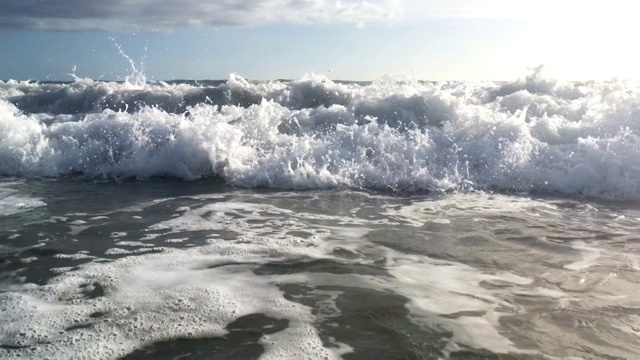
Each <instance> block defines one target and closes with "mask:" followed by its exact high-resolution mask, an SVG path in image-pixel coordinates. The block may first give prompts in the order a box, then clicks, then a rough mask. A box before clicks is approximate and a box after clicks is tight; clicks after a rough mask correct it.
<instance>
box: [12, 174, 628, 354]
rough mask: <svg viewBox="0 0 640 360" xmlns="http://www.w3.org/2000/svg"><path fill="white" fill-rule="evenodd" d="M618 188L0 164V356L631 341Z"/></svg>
mask: <svg viewBox="0 0 640 360" xmlns="http://www.w3.org/2000/svg"><path fill="white" fill-rule="evenodd" d="M639 223H640V206H639V204H637V203H619V202H618V203H614V202H603V201H590V200H585V199H578V198H567V197H561V198H559V197H536V196H532V195H505V194H491V193H487V192H468V193H452V194H438V195H415V194H414V195H407V196H401V195H389V194H382V193H372V192H359V191H338V190H326V191H315V190H314V191H307V192H286V191H271V190H270V191H266V190H255V189H253V190H248V189H237V188H233V187H230V186H228V185H225V184H224V183H223V182H221V181H218V180H214V179H208V180H197V181H193V182H184V181H178V180H148V181H131V182H124V183H114V182H94V181H90V180H86V179H85V180H72V179H71V180H70V179H66V180H65V179H55V180H53V179H52V180H28V179H12V178H4V179H3V180H1V182H0V357H3V358H17V357H21V358H34V359H35V358H44V357H49V358H54V359H66V358H74V357H77V356H78V355H79V354H83V356H86V357H88V358H125V359H136V358H143V357H150V358H158V359H175V358H180V357H181V356H185V357H187V356H188V357H189V358H195V359H198V358H200V359H208V358H223V357H227V358H246V359H251V358H262V359H270V358H275V359H280V358H319V359H320V358H340V357H342V358H345V359H370V358H380V359H383V358H385V359H391V358H394V359H401V358H402V359H412V358H413V359H447V358H448V359H470V358H476V359H485V358H489V359H498V358H499V359H547V358H567V357H576V358H585V359H602V358H636V357H637V356H638V354H639V353H640V337H639V335H640V334H639V331H640V291H639V289H640V285H639V284H638V282H639V280H638V279H640V277H638V274H639V271H640V262H639V261H640V259H639V257H638V255H637V254H638V247H639V246H640V238H639V237H638V235H637V228H638V224H639Z"/></svg>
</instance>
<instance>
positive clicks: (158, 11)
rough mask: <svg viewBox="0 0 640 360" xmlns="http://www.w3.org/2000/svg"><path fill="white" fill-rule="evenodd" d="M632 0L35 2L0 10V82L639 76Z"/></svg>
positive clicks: (638, 58) (171, 0)
mask: <svg viewBox="0 0 640 360" xmlns="http://www.w3.org/2000/svg"><path fill="white" fill-rule="evenodd" d="M635 7H637V5H634V3H633V2H630V1H621V0H620V1H618V0H610V1H608V2H606V3H605V2H602V3H598V2H578V1H573V0H556V1H549V0H538V1H536V2H532V1H525V0H521V1H518V0H511V1H506V0H491V1H481V0H448V1H445V0H420V1H419V0H377V1H376V0H372V1H369V2H362V1H359V0H351V1H348V0H343V1H342V2H336V1H329V0H234V1H231V0H226V1H222V0H218V1H204V0H182V1H178V0H175V1H173V0H154V1H151V0H128V1H126V5H125V0H112V1H108V2H105V1H98V0H58V1H56V2H50V1H48V0H33V1H30V2H7V3H2V4H0V34H1V36H0V48H2V49H8V51H2V52H0V79H10V78H12V79H21V80H22V79H35V80H47V79H49V80H71V79H72V78H71V76H69V75H68V74H69V73H71V72H73V69H74V68H75V73H76V75H77V76H79V77H90V78H103V79H122V78H123V77H125V76H127V75H129V74H130V72H131V67H130V65H129V62H128V61H127V59H125V58H124V57H123V56H122V55H120V54H119V51H118V46H119V47H120V49H122V51H123V52H124V53H126V54H127V55H128V56H129V57H130V58H131V59H133V60H134V61H135V62H136V63H137V64H138V66H139V65H140V64H141V63H143V64H144V71H145V74H146V75H147V77H148V78H151V79H176V78H179V79H224V78H227V77H228V74H229V73H232V72H235V73H238V74H240V75H242V76H244V77H247V78H254V79H263V80H265V79H277V78H299V77H301V76H303V75H304V74H306V73H311V72H314V73H318V74H323V75H326V76H328V77H329V78H333V79H350V80H372V79H376V78H378V77H380V76H383V75H385V74H392V75H409V76H412V77H415V78H419V79H426V80H454V79H455V80H457V79H470V80H509V79H515V78H518V77H521V76H523V75H525V74H526V73H527V69H528V68H530V67H535V66H538V65H540V64H545V65H546V68H545V69H546V73H547V74H548V75H550V76H553V77H558V78H564V79H569V80H587V79H608V78H611V77H613V76H617V77H622V78H634V79H637V78H640V67H638V66H637V65H636V64H638V63H639V62H640V56H639V55H638V54H639V52H638V50H636V47H637V46H636V45H635V44H636V42H635V35H634V34H635V33H637V31H635V29H634V26H633V24H634V19H633V18H632V14H634V11H635V10H636V9H635Z"/></svg>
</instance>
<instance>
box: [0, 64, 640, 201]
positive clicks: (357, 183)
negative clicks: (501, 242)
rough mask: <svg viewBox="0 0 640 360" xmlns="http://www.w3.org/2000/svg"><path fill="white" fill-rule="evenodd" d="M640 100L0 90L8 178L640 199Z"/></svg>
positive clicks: (479, 89) (311, 90)
mask: <svg viewBox="0 0 640 360" xmlns="http://www.w3.org/2000/svg"><path fill="white" fill-rule="evenodd" d="M639 91H640V87H639V86H638V85H637V84H634V83H631V82H625V81H619V80H611V81H605V82H583V83H575V82H572V83H562V82H557V81H555V80H553V79H547V78H543V77H541V76H540V75H539V73H534V74H532V75H530V76H528V77H526V78H524V79H521V80H518V81H514V82H506V83H495V82H440V83H432V82H421V81H417V80H414V79H410V78H394V77H385V78H382V79H379V80H377V81H374V82H371V83H346V82H345V83H340V82H334V81H331V80H329V79H327V78H324V77H322V76H317V75H309V76H305V77H303V78H302V79H299V80H294V81H270V82H252V81H248V80H246V79H244V78H242V77H241V76H239V75H236V74H232V75H230V77H229V79H228V80H227V81H226V82H217V83H215V82H211V83H206V82H205V83H174V84H168V83H165V82H153V83H150V82H143V83H140V82H137V83H131V82H124V83H116V82H103V81H94V80H87V79H77V80H76V81H75V82H73V83H68V84H38V83H30V82H16V81H9V82H0V174H3V175H8V176H26V177H59V176H70V175H73V176H86V177H99V178H106V179H127V178H138V179H146V178H150V177H155V176H170V177H178V178H182V179H186V180H190V179H196V178H201V177H208V176H215V177H221V178H223V179H225V180H226V181H227V182H228V183H230V184H233V185H238V186H246V187H273V188H281V189H322V188H336V187H337V188H354V189H374V190H390V191H436V192H439V191H467V190H471V189H482V190H496V191H517V192H541V193H553V194H561V195H566V196H591V197H599V198H611V199H636V200H637V199H640V160H638V157H637V156H636V154H638V153H639V152H640V142H639V138H638V134H639V132H640V94H639Z"/></svg>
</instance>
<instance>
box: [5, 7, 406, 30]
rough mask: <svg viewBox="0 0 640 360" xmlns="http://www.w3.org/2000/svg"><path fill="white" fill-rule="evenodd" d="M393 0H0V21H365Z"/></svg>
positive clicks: (90, 26) (124, 25)
mask: <svg viewBox="0 0 640 360" xmlns="http://www.w3.org/2000/svg"><path fill="white" fill-rule="evenodd" d="M397 3H398V0H372V1H369V2H367V1H360V0H343V1H329V0H2V1H0V27H5V28H6V27H11V28H27V29H39V30H62V31H81V30H105V31H137V30H142V31H166V30H170V29H172V28H176V27H188V26H207V25H211V26H247V25H255V24H263V23H271V22H288V23H327V22H343V23H344V22H346V23H353V24H358V25H362V24H366V23H369V22H375V21H381V20H384V19H389V18H392V17H394V16H395V15H396V13H397V10H398V5H397Z"/></svg>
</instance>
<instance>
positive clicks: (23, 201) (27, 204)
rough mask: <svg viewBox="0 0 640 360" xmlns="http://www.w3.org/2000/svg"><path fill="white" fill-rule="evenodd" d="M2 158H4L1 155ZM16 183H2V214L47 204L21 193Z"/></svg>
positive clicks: (0, 189) (0, 193)
mask: <svg viewBox="0 0 640 360" xmlns="http://www.w3.org/2000/svg"><path fill="white" fill-rule="evenodd" d="M0 148H1V145H0ZM0 159H2V157H1V156H0ZM16 185H18V183H13V182H6V183H2V184H0V216H8V215H14V214H19V213H23V212H27V211H30V210H32V209H35V208H39V207H43V206H46V205H47V204H45V203H44V202H43V201H42V200H40V199H36V198H32V197H29V196H25V195H19V194H18V191H17V190H16V189H14V188H13V186H16ZM18 236H19V235H18Z"/></svg>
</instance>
